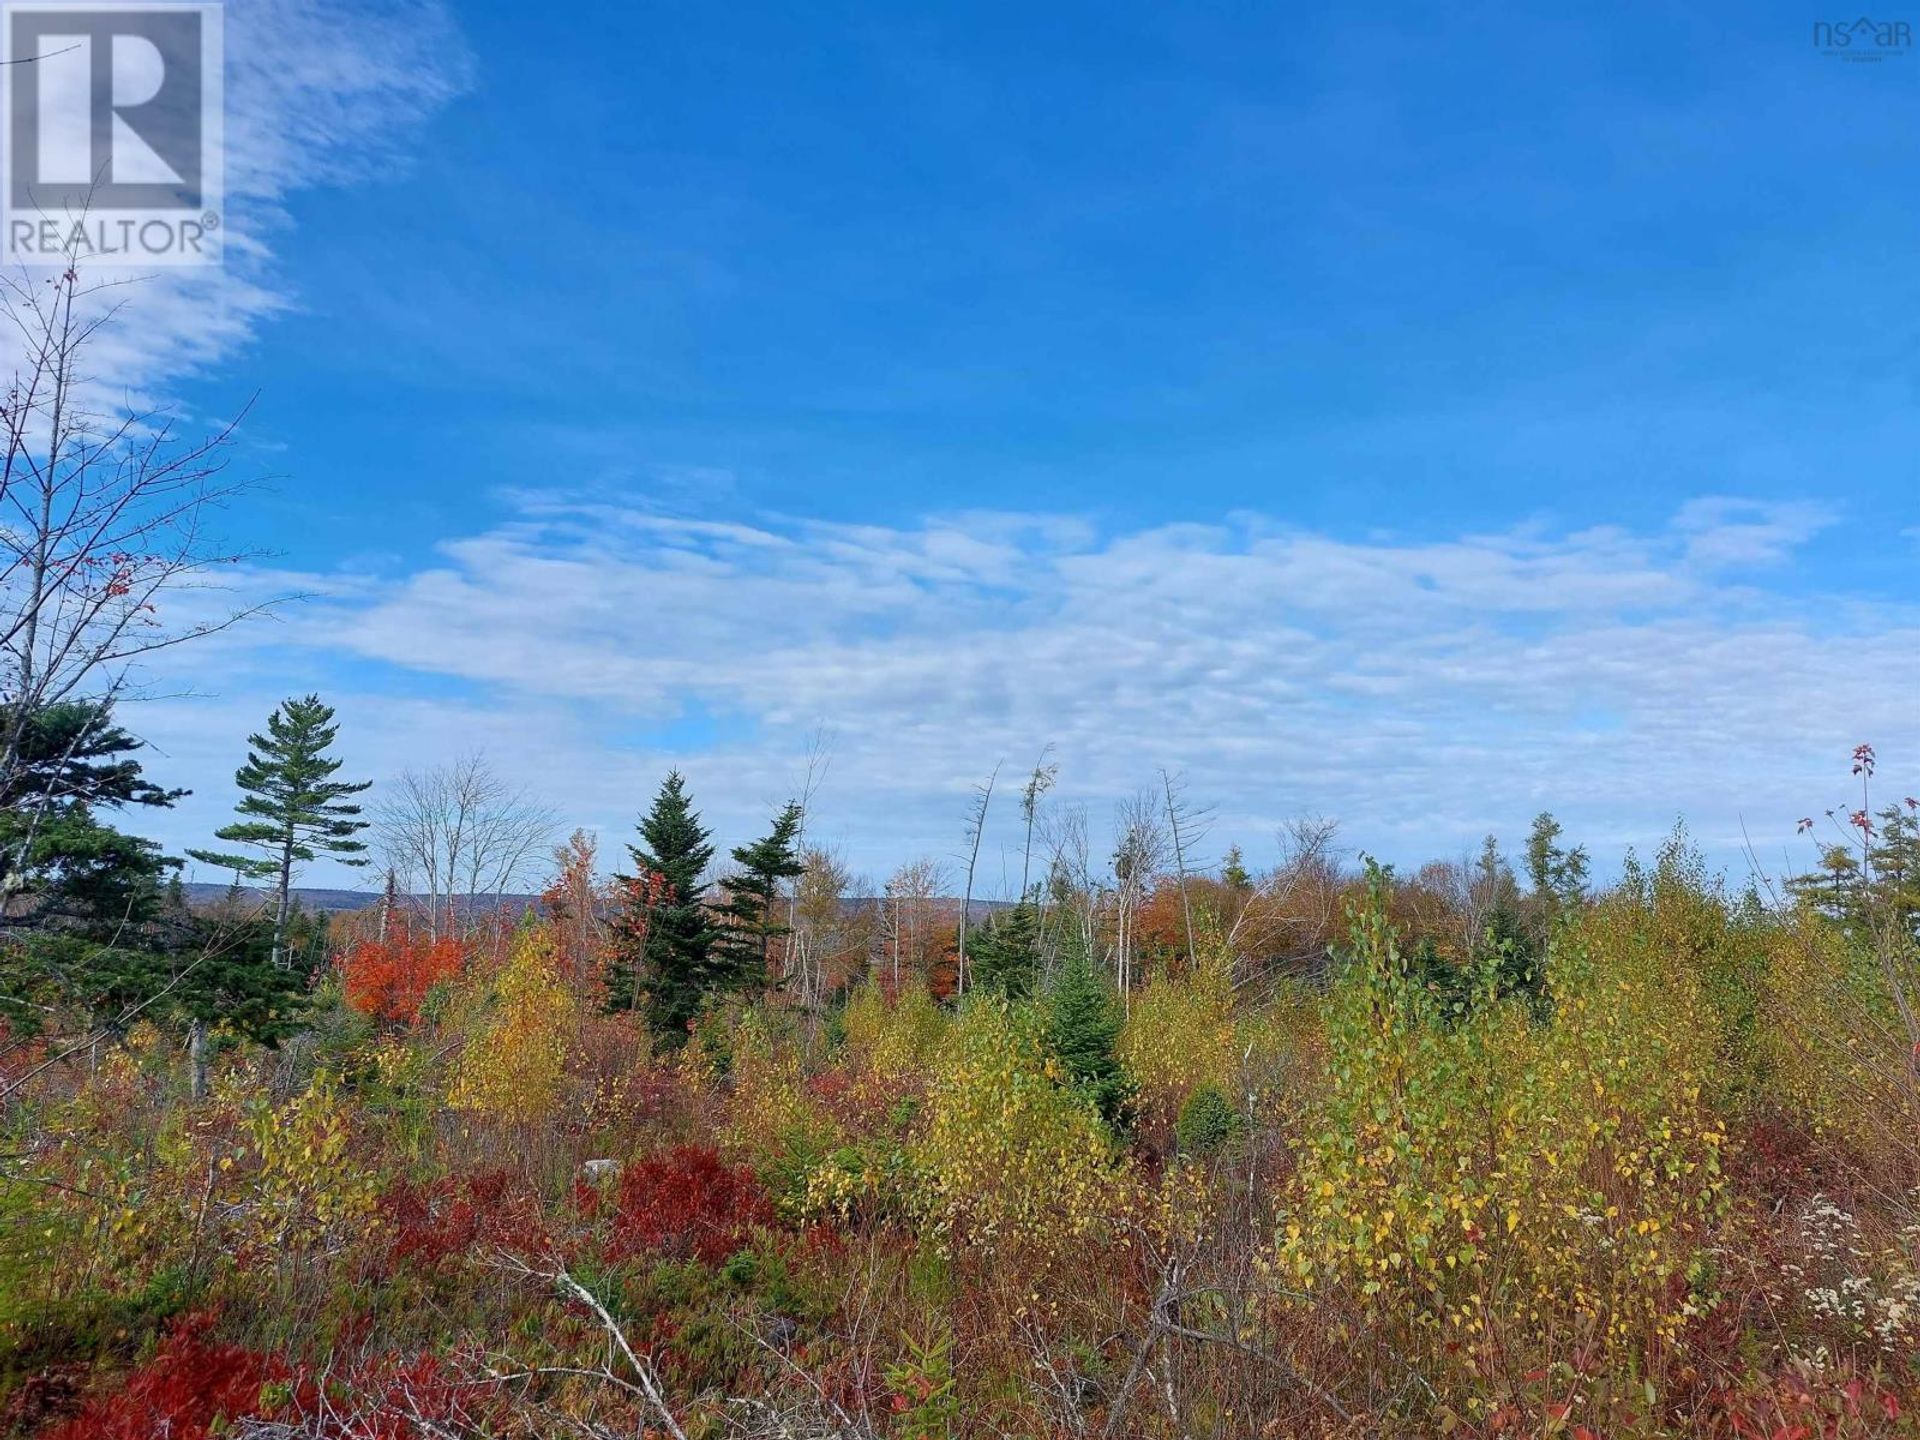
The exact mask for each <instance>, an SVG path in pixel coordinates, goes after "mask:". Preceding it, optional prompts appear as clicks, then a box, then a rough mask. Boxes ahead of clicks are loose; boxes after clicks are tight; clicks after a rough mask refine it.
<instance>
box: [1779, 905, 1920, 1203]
mask: <svg viewBox="0 0 1920 1440" xmlns="http://www.w3.org/2000/svg"><path fill="white" fill-rule="evenodd" d="M1771 940H1772V943H1771V945H1770V947H1769V952H1768V955H1767V967H1766V977H1765V982H1764V986H1763V999H1762V1002H1761V1006H1762V1008H1761V1014H1762V1022H1761V1025H1760V1027H1759V1043H1760V1045H1761V1047H1762V1053H1763V1054H1764V1056H1765V1058H1766V1062H1767V1066H1768V1070H1769V1078H1770V1083H1771V1089H1772V1091H1773V1094H1774V1096H1775V1098H1776V1100H1777V1102H1778V1103H1780V1104H1781V1105H1782V1106H1783V1107H1784V1108H1785V1109H1786V1110H1787V1111H1788V1113H1790V1114H1792V1115H1793V1116H1795V1117H1796V1118H1798V1119H1800V1120H1802V1121H1804V1122H1805V1123H1806V1124H1807V1125H1809V1126H1810V1127H1811V1128H1812V1129H1813V1130H1815V1131H1816V1132H1818V1133H1820V1134H1823V1135H1827V1136H1831V1137H1833V1138H1835V1139H1837V1140H1839V1141H1840V1142H1841V1143H1842V1144H1843V1145H1844V1146H1846V1148H1847V1149H1848V1151H1849V1152H1851V1153H1852V1154H1853V1155H1854V1156H1855V1157H1857V1158H1858V1159H1860V1160H1861V1161H1863V1162H1865V1163H1867V1164H1868V1165H1869V1166H1870V1167H1871V1168H1872V1169H1873V1170H1874V1171H1875V1172H1876V1173H1878V1174H1879V1175H1881V1176H1882V1177H1883V1178H1884V1179H1885V1180H1886V1181H1888V1182H1889V1183H1892V1184H1896V1185H1911V1184H1912V1183H1914V1181H1915V1179H1916V1178H1920V1075H1916V1071H1915V1068H1914V1065H1913V1063H1912V1055H1911V1051H1910V1045H1909V1041H1908V1038H1907V1030H1906V1026H1905V1023H1904V1022H1903V1021H1902V1019H1901V1017H1900V1014H1899V1008H1898V1005H1897V1003H1896V1001H1895V998H1894V993H1893V988H1892V985H1891V984H1890V983H1889V979H1888V974H1887V969H1888V965H1887V961H1886V960H1885V958H1884V957H1882V956H1881V955H1880V954H1879V953H1877V952H1876V951H1875V949H1874V948H1873V943H1872V941H1871V940H1870V939H1869V938H1867V937H1863V936H1856V935H1851V934H1848V933H1847V932H1845V931H1844V930H1842V929H1841V928H1840V927H1838V926H1836V925H1832V924H1829V923H1827V922H1826V921H1824V920H1822V919H1820V918H1819V917H1817V916H1814V915H1810V914H1801V915H1799V916H1796V917H1794V919H1793V921H1792V922H1791V923H1790V924H1788V925H1785V926H1782V927H1780V928H1778V929H1777V930H1775V931H1774V933H1773V934H1772V936H1771ZM1893 963H1894V965H1896V966H1899V965H1902V964H1904V966H1905V969H1906V971H1907V973H1908V974H1909V975H1911V977H1912V982H1913V984H1914V989H1915V990H1916V992H1920V964H1916V963H1915V962H1914V961H1913V959H1912V958H1911V957H1905V956H1896V957H1894V961H1893ZM1897 973H1898V971H1897V970H1896V974H1897Z"/></svg>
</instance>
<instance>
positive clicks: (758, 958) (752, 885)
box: [714, 802, 806, 990]
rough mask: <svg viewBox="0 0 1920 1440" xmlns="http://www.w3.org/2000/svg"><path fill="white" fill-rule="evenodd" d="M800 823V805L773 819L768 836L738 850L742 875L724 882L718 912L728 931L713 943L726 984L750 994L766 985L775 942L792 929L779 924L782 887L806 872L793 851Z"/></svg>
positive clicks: (738, 860) (736, 858)
mask: <svg viewBox="0 0 1920 1440" xmlns="http://www.w3.org/2000/svg"><path fill="white" fill-rule="evenodd" d="M801 818H802V812H801V809H800V807H799V805H797V804H794V803H792V802H789V803H788V805H787V807H786V809H784V810H782V811H781V812H780V813H779V814H778V815H776V816H775V817H774V820H773V829H772V830H770V831H769V832H768V833H767V834H766V836H765V837H763V838H762V839H759V840H756V841H754V842H753V843H752V844H751V845H737V846H735V847H734V850H733V859H734V863H735V864H737V865H738V866H739V867H740V870H739V872H738V873H737V874H735V875H732V876H729V877H728V878H727V879H726V880H725V881H724V882H722V888H723V889H724V890H725V891H726V894H727V900H726V903H725V904H724V905H722V906H721V907H720V913H721V915H722V916H724V917H725V928H724V929H723V930H721V932H720V934H719V935H718V937H717V938H716V941H715V944H714V959H715V961H716V963H717V967H718V970H719V973H720V978H721V980H722V982H723V983H726V984H729V985H733V986H737V987H739V988H741V989H747V990H758V989H762V988H764V987H765V986H766V984H767V980H768V973H767V961H768V959H769V957H770V954H771V951H772V949H773V942H774V940H775V939H777V938H778V937H780V936H782V935H785V934H786V933H787V928H788V927H787V926H785V925H783V924H781V923H780V920H779V910H778V904H777V902H778V901H779V898H780V885H781V882H782V881H785V880H792V879H796V878H798V877H799V876H800V875H801V874H803V873H804V872H805V870H806V866H805V865H804V864H802V863H801V860H800V857H799V855H798V853H797V852H796V851H795V849H794V841H795V839H796V838H797V837H798V836H799V834H800V822H801Z"/></svg>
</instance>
